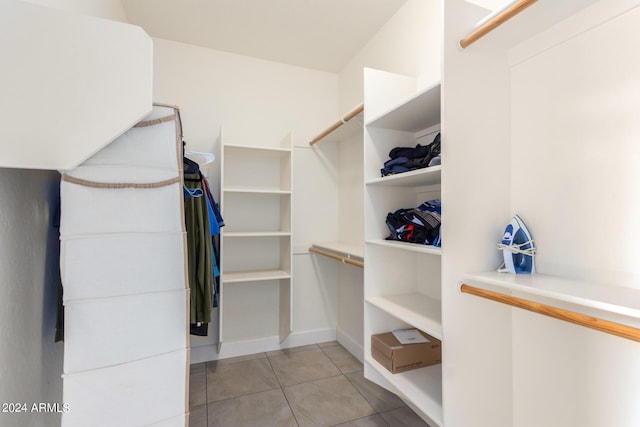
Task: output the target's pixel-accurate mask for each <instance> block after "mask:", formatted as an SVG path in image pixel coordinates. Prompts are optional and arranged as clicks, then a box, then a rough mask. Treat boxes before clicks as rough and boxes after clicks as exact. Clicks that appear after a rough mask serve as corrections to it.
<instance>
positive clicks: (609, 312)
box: [464, 272, 640, 327]
mask: <svg viewBox="0 0 640 427" xmlns="http://www.w3.org/2000/svg"><path fill="white" fill-rule="evenodd" d="M464 280H465V282H466V283H468V284H470V285H473V286H476V287H478V288H481V289H487V290H494V291H495V290H496V289H499V290H503V291H507V292H505V293H506V294H509V295H511V294H513V295H514V296H521V297H523V298H527V299H531V300H534V301H536V300H538V301H542V300H540V298H544V299H546V300H545V301H543V302H545V303H546V304H550V303H549V300H551V301H552V303H553V305H554V306H557V307H559V308H567V307H568V308H570V309H572V310H573V311H576V312H581V313H583V314H588V315H593V314H594V313H595V312H596V311H597V313H598V315H600V316H601V317H603V318H607V319H609V320H614V321H616V322H618V323H621V324H624V325H628V326H633V327H638V326H639V325H640V290H639V289H633V288H626V287H621V286H611V285H609V286H607V285H600V284H594V283H588V282H582V281H578V280H569V279H565V278H560V277H554V276H547V275H543V274H534V275H528V274H517V275H516V274H509V273H497V272H486V273H477V274H466V275H465V277H464ZM536 297H538V298H536ZM576 307H577V308H576Z"/></svg>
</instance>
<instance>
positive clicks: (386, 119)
mask: <svg viewBox="0 0 640 427" xmlns="http://www.w3.org/2000/svg"><path fill="white" fill-rule="evenodd" d="M439 123H440V82H438V83H436V84H435V85H433V86H431V87H428V88H426V89H424V90H423V91H421V92H419V93H418V94H416V95H414V96H412V97H410V98H409V99H407V100H405V101H403V102H401V103H400V104H398V105H396V106H395V107H393V108H391V109H389V110H388V111H386V112H383V113H382V114H379V115H378V116H376V117H374V118H372V119H371V120H369V121H368V122H367V126H369V127H377V128H386V129H394V130H400V131H405V132H417V131H419V130H422V129H426V128H428V127H431V126H435V125H437V124H439Z"/></svg>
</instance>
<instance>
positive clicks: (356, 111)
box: [309, 104, 364, 145]
mask: <svg viewBox="0 0 640 427" xmlns="http://www.w3.org/2000/svg"><path fill="white" fill-rule="evenodd" d="M362 111H364V104H360V105H358V106H357V107H356V108H354V109H353V110H351V111H349V112H348V113H347V114H345V115H344V116H343V117H342V119H341V120H338V121H337V122H335V123H334V124H332V125H331V126H329V127H328V128H327V129H326V130H325V131H324V132H322V133H321V134H320V135H318V136H316V137H315V138H313V139H312V140H311V142H309V145H313V144H315V143H316V142H318V141H320V140H321V139H322V138H324V137H325V136H327V135H329V134H330V133H331V132H333V131H334V130H336V129H338V128H339V127H340V126H342V125H344V124H346V123H347V122H348V121H349V120H351V119H353V118H354V117H355V116H357V115H358V114H360V113H361V112H362Z"/></svg>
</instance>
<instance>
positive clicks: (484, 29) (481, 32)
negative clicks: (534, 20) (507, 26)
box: [460, 0, 538, 49]
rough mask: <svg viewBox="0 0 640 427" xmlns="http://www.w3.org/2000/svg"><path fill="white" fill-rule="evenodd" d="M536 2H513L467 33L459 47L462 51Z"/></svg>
mask: <svg viewBox="0 0 640 427" xmlns="http://www.w3.org/2000/svg"><path fill="white" fill-rule="evenodd" d="M537 1H538V0H518V1H515V2H513V3H512V4H511V5H509V6H508V7H506V8H505V9H504V10H502V11H500V13H497V14H496V15H495V16H494V17H492V18H491V19H489V20H487V22H485V23H483V24H482V25H480V26H479V27H478V28H476V29H475V30H473V31H472V32H471V33H469V34H468V35H467V36H466V37H465V38H463V39H462V40H460V47H461V48H463V49H464V48H466V47H468V46H469V45H471V44H472V43H474V42H476V41H478V40H479V39H481V38H482V37H484V36H485V35H487V33H489V32H491V31H493V30H495V29H496V28H497V27H499V26H500V25H502V24H504V23H505V22H507V21H508V20H509V19H511V18H513V17H514V16H516V15H517V14H519V13H520V12H522V11H523V10H525V9H526V8H528V7H529V6H531V5H532V4H534V3H535V2H537Z"/></svg>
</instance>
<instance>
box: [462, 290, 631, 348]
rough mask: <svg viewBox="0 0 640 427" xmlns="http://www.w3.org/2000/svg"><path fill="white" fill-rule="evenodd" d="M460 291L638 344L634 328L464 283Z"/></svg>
mask: <svg viewBox="0 0 640 427" xmlns="http://www.w3.org/2000/svg"><path fill="white" fill-rule="evenodd" d="M460 291H461V292H463V293H466V294H471V295H475V296H478V297H482V298H486V299H490V300H492V301H497V302H501V303H503V304H507V305H511V306H514V307H518V308H521V309H523V310H528V311H532V312H534V313H539V314H543V315H545V316H549V317H553V318H556V319H560V320H564V321H565V322H570V323H574V324H576V325H580V326H584V327H586V328H591V329H595V330H596V331H600V332H606V333H608V334H611V335H617V336H619V337H622V338H627V339H630V340H633V341H638V342H640V329H638V328H634V327H632V326H627V325H622V324H620V323H616V322H612V321H610V320H605V319H600V318H598V317H592V316H587V315H586V314H582V313H576V312H575V311H571V310H565V309H563V308H558V307H553V306H550V305H546V304H541V303H537V302H533V301H529V300H526V299H522V298H517V297H512V296H511V295H505V294H501V293H499V292H493V291H489V290H486V289H480V288H476V287H474V286H470V285H467V284H464V283H463V284H462V285H461V286H460Z"/></svg>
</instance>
